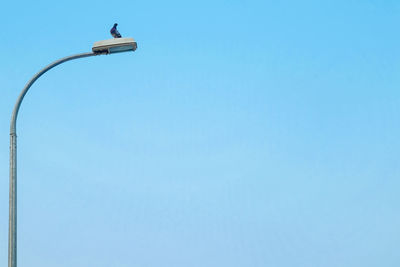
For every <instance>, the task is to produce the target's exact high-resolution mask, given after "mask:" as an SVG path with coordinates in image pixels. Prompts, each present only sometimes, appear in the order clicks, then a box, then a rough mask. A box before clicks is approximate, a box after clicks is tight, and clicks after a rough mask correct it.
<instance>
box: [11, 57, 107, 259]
mask: <svg viewBox="0 0 400 267" xmlns="http://www.w3.org/2000/svg"><path fill="white" fill-rule="evenodd" d="M100 54H101V53H93V52H88V53H82V54H77V55H72V56H69V57H64V58H62V59H59V60H57V61H55V62H53V63H51V64H50V65H48V66H46V67H45V68H43V69H42V70H41V71H39V72H38V73H36V75H35V76H33V78H32V79H31V80H30V81H29V82H28V83H27V84H26V85H25V87H24V89H23V90H22V92H21V94H20V95H19V97H18V99H17V102H16V103H15V106H14V110H13V113H12V117H11V125H10V198H9V205H10V207H9V209H10V210H9V221H8V223H9V229H8V267H17V130H16V124H17V116H18V111H19V108H20V106H21V103H22V100H23V99H24V97H25V95H26V93H27V92H28V90H29V88H30V87H31V86H32V84H33V83H34V82H35V81H36V80H37V79H38V78H39V77H40V76H42V75H43V74H44V73H45V72H47V71H48V70H50V69H52V68H54V67H55V66H57V65H59V64H61V63H64V62H66V61H70V60H73V59H78V58H83V57H90V56H96V55H100Z"/></svg>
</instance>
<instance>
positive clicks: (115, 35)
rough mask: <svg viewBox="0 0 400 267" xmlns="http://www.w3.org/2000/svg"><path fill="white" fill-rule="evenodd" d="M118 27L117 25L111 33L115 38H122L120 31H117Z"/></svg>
mask: <svg viewBox="0 0 400 267" xmlns="http://www.w3.org/2000/svg"><path fill="white" fill-rule="evenodd" d="M117 26H118V24H117V23H115V24H114V26H113V27H112V28H111V30H110V33H111V35H112V36H113V37H114V38H121V37H122V36H121V34H120V33H119V31H118V30H117Z"/></svg>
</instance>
